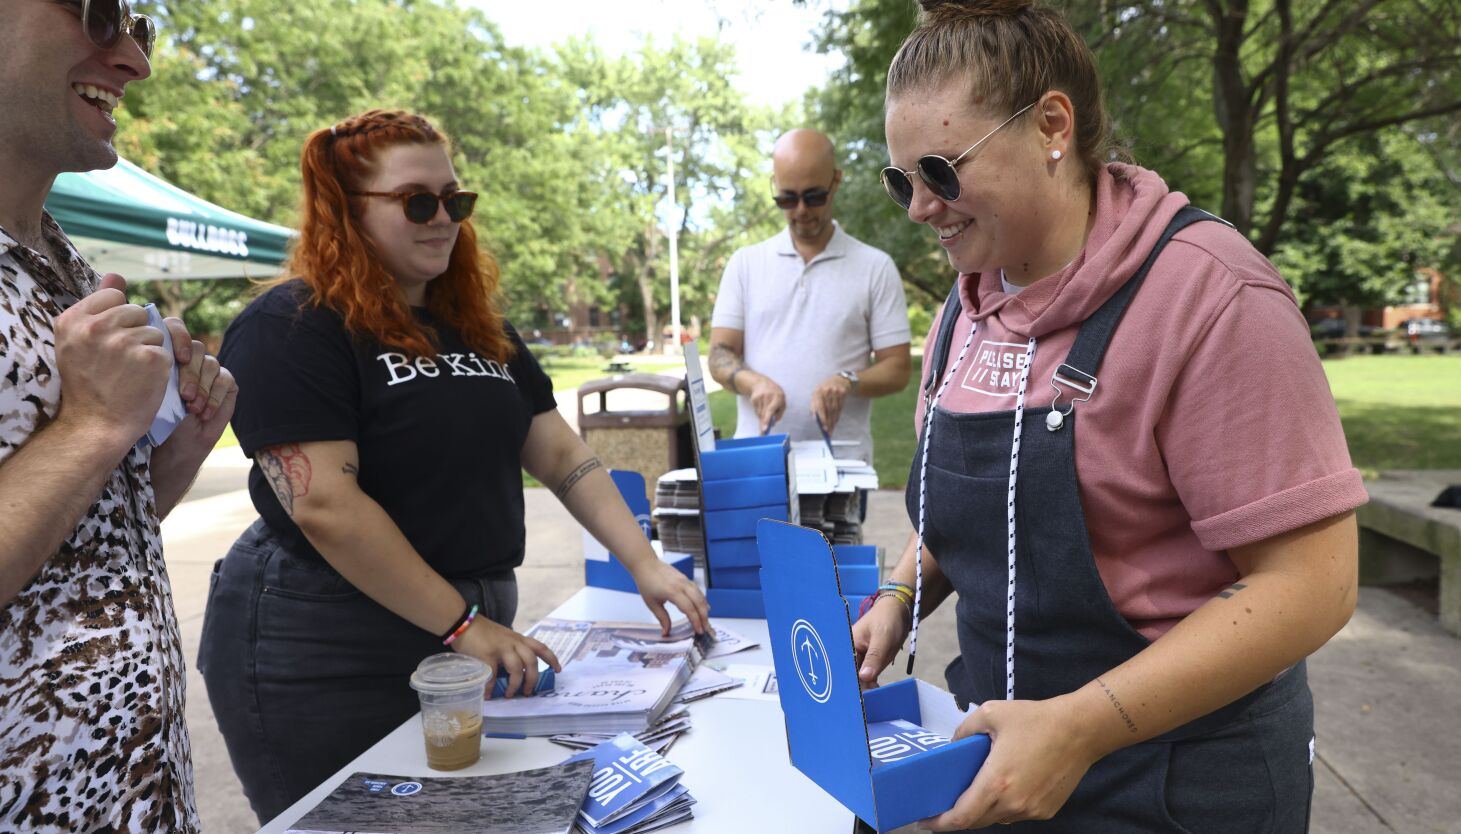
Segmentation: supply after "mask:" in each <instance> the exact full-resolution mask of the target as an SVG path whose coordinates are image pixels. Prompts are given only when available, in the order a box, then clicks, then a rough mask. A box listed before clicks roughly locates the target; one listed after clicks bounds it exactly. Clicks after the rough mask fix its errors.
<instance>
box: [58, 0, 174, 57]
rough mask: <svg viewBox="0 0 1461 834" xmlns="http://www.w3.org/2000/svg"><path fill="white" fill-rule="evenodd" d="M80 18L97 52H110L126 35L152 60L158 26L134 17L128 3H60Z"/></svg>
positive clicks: (75, 0) (76, 0)
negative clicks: (98, 50) (106, 50)
mask: <svg viewBox="0 0 1461 834" xmlns="http://www.w3.org/2000/svg"><path fill="white" fill-rule="evenodd" d="M59 2H60V3H61V5H63V6H66V7H67V8H69V9H71V10H72V11H73V12H74V13H75V14H76V16H77V17H79V18H81V29H82V31H84V32H86V38H87V40H89V41H91V42H92V44H93V45H95V46H96V47H97V48H98V49H111V48H112V47H114V46H116V45H117V42H118V41H120V40H121V39H122V36H123V35H130V36H131V37H132V40H134V41H136V42H137V46H138V47H139V48H141V50H142V54H143V55H145V56H147V57H148V58H151V57H152V47H153V46H154V45H156V44H157V25H156V24H155V23H153V22H152V18H150V17H148V16H147V15H145V14H132V4H131V3H129V2H127V0H59Z"/></svg>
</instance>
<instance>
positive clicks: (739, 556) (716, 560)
mask: <svg viewBox="0 0 1461 834" xmlns="http://www.w3.org/2000/svg"><path fill="white" fill-rule="evenodd" d="M706 561H707V562H709V563H710V567H711V568H747V567H756V568H759V567H761V552H760V551H759V550H757V549H756V537H755V536H750V537H749V538H744V539H719V540H717V541H712V542H710V554H709V558H708V559H707V560H706Z"/></svg>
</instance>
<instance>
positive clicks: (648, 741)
mask: <svg viewBox="0 0 1461 834" xmlns="http://www.w3.org/2000/svg"><path fill="white" fill-rule="evenodd" d="M696 672H697V674H698V673H699V670H698V669H697V670H696ZM689 729H690V713H689V712H687V711H686V710H683V709H682V710H676V711H674V712H670V713H666V714H665V716H664V717H663V718H661V719H660V720H659V721H656V722H655V723H654V726H652V727H650V728H649V729H647V730H644V731H642V732H638V733H635V734H634V738H636V739H638V740H639V743H641V744H643V745H644V746H645V747H648V748H649V749H651V750H653V751H654V752H656V753H658V754H660V755H661V756H663V755H664V754H665V753H666V752H667V751H668V750H669V749H670V747H671V745H673V744H674V743H675V740H676V739H678V738H679V737H680V736H681V734H683V733H684V732H685V731H686V730H689ZM618 735H619V733H564V734H562V735H556V736H549V737H548V740H549V741H551V742H553V743H554V744H561V745H563V746H564V747H572V748H573V749H575V750H589V749H592V748H594V747H598V746H599V745H600V744H603V743H604V742H606V741H612V740H613V739H614V738H615V737H616V736H618Z"/></svg>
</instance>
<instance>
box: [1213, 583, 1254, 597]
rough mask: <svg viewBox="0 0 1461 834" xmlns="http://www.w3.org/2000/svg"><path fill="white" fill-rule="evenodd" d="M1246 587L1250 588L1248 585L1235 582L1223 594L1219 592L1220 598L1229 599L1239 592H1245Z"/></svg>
mask: <svg viewBox="0 0 1461 834" xmlns="http://www.w3.org/2000/svg"><path fill="white" fill-rule="evenodd" d="M1246 587H1248V586H1247V585H1244V584H1243V583H1242V582H1234V583H1233V584H1231V585H1229V586H1228V587H1226V588H1224V589H1223V590H1222V591H1221V592H1219V593H1218V596H1219V597H1220V598H1222V599H1228V598H1230V597H1231V596H1232V595H1233V594H1236V593H1237V592H1239V591H1241V590H1243V589H1244V588H1246Z"/></svg>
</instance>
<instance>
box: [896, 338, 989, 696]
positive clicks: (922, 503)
mask: <svg viewBox="0 0 1461 834" xmlns="http://www.w3.org/2000/svg"><path fill="white" fill-rule="evenodd" d="M978 330H979V323H978V322H974V323H973V324H972V325H970V327H969V336H968V338H966V339H964V346H963V347H961V348H959V356H958V358H956V359H955V360H954V364H953V365H952V366H950V367H949V370H948V372H947V373H945V374H944V379H943V382H941V383H939V387H938V390H937V391H935V392H934V394H933V399H932V400H930V401H929V402H928V403H927V404H925V405H924V409H923V454H922V455H921V456H919V459H918V546H917V548H916V549H915V550H914V560H915V564H916V565H917V571H918V573H917V574H916V575H915V577H914V580H913V632H912V634H911V636H910V637H909V640H910V642H909V644H908V672H907V674H910V675H911V674H913V659H914V658H915V657H917V656H918V620H919V617H918V612H919V610H920V609H921V608H922V607H923V517H924V508H925V507H926V506H927V504H928V447H929V446H931V445H933V412H934V409H936V408H938V402H939V400H940V399H942V398H943V396H944V390H945V389H947V388H948V387H949V381H950V380H952V379H953V378H954V373H955V372H956V371H958V370H959V365H960V363H962V362H963V361H964V355H965V354H967V353H968V352H969V345H971V344H973V343H974V333H975V332H976V331H978ZM929 373H938V369H937V368H934V369H932V370H930V371H929Z"/></svg>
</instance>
